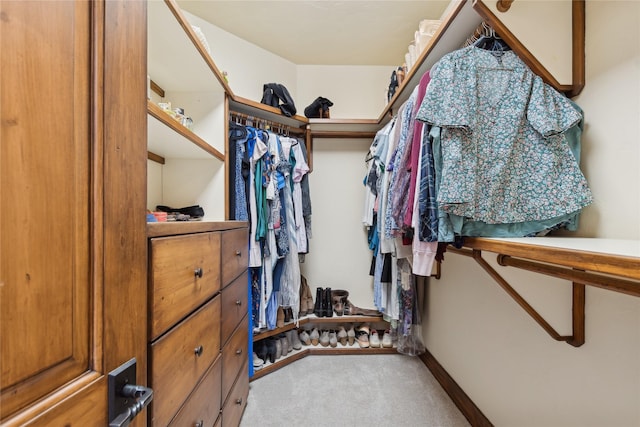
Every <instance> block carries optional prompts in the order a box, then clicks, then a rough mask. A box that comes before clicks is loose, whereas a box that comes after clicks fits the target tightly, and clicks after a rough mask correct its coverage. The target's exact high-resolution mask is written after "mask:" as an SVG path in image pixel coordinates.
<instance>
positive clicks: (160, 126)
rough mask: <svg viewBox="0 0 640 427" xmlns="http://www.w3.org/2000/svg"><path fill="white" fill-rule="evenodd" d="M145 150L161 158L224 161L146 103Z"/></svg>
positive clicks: (181, 126)
mask: <svg viewBox="0 0 640 427" xmlns="http://www.w3.org/2000/svg"><path fill="white" fill-rule="evenodd" d="M147 113H148V114H147V128H148V135H147V139H148V142H147V150H148V151H150V152H152V153H154V154H156V155H158V156H162V157H172V158H182V159H209V158H211V156H214V157H216V158H217V159H219V160H222V161H224V154H222V153H221V152H220V151H218V150H217V149H216V148H214V147H213V146H211V144H209V143H208V142H207V141H205V140H204V139H202V138H200V137H199V136H198V135H196V134H195V133H193V132H192V131H190V130H189V129H187V128H186V127H184V126H183V125H181V124H180V123H178V122H177V121H176V120H175V119H173V118H172V117H171V116H169V115H168V114H167V113H165V112H164V111H163V110H162V109H161V108H160V107H158V106H157V105H156V104H154V103H153V102H151V101H147Z"/></svg>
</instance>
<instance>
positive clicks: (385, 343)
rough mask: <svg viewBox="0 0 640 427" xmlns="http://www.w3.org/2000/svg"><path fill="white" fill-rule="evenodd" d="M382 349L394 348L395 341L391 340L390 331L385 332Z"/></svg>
mask: <svg viewBox="0 0 640 427" xmlns="http://www.w3.org/2000/svg"><path fill="white" fill-rule="evenodd" d="M382 347H384V348H391V347H393V340H392V339H391V331H389V330H388V329H387V330H386V331H384V335H383V336H382Z"/></svg>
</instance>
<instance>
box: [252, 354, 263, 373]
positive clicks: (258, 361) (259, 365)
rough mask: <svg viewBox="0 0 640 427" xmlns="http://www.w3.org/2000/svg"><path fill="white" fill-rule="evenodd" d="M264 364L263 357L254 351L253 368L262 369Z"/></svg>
mask: <svg viewBox="0 0 640 427" xmlns="http://www.w3.org/2000/svg"><path fill="white" fill-rule="evenodd" d="M263 365H264V361H263V360H262V359H260V358H259V357H258V355H257V354H256V353H255V352H254V353H253V369H256V370H258V369H262V366H263Z"/></svg>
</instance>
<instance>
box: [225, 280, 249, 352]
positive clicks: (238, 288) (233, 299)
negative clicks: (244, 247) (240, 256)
mask: <svg viewBox="0 0 640 427" xmlns="http://www.w3.org/2000/svg"><path fill="white" fill-rule="evenodd" d="M248 278H249V276H248V272H247V271H245V272H244V274H242V275H241V276H240V277H238V278H237V279H236V280H234V281H233V283H232V284H231V285H229V286H227V287H226V288H224V289H223V290H222V292H221V293H220V296H221V297H222V308H221V310H222V317H221V319H220V342H221V343H222V345H224V344H225V343H226V342H227V340H228V339H229V337H231V334H233V331H235V329H236V326H238V323H240V320H242V318H243V317H244V316H245V315H246V314H247V313H248V312H249V307H248V306H247V303H248V292H249V291H248V289H249V288H248V286H249V285H248V280H249V279H248Z"/></svg>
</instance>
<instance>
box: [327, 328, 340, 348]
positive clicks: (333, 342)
mask: <svg viewBox="0 0 640 427" xmlns="http://www.w3.org/2000/svg"><path fill="white" fill-rule="evenodd" d="M329 345H330V346H331V347H337V346H338V337H337V336H336V331H331V333H330V334H329Z"/></svg>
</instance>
